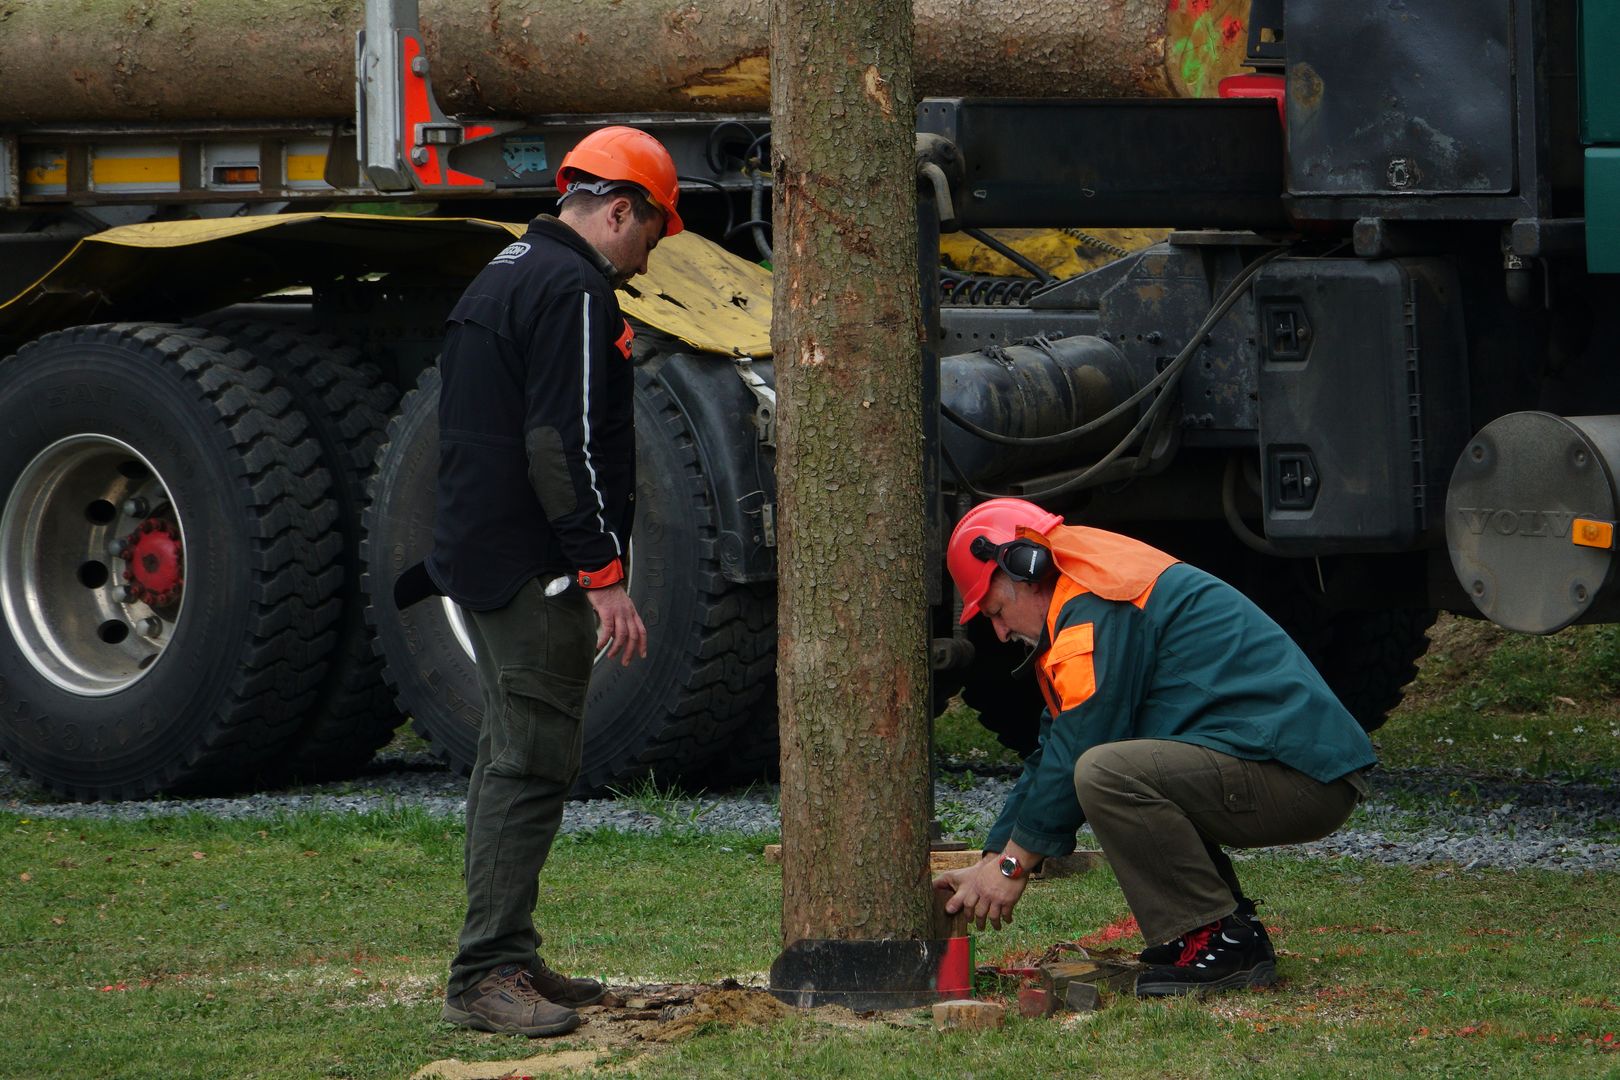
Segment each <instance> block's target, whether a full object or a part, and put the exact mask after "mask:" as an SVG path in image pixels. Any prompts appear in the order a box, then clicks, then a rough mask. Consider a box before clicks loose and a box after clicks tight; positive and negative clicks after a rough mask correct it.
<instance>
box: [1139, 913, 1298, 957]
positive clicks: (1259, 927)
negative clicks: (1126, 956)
mask: <svg viewBox="0 0 1620 1080" xmlns="http://www.w3.org/2000/svg"><path fill="white" fill-rule="evenodd" d="M1262 903H1265V901H1263V900H1250V899H1249V898H1248V897H1247V896H1240V897H1238V902H1237V911H1235V912H1233V914H1235V915H1241V916H1243V917H1244V918H1245V919H1248V920H1249V925H1250V926H1252V927H1254V929H1255V933H1257V934H1259V935H1260V943H1261V944H1262V945H1264V946H1265V950H1266V959H1268V960H1275V959H1277V951H1276V950H1275V949H1273V948H1272V947H1271V935H1270V934H1268V933H1266V927H1265V924H1264V923H1262V922H1261V921H1260V916H1259V915H1258V914H1256V911H1255V905H1257V904H1262ZM1186 947H1187V939H1186V938H1185V937H1178V938H1176V939H1175V940H1174V941H1167V942H1165V943H1164V944H1163V945H1149V946H1148V947H1147V948H1145V949H1143V950H1142V951H1141V952H1140V953H1138V954H1137V955H1136V959H1137V960H1138V961H1140V962H1141V963H1144V964H1148V965H1158V964H1173V963H1175V962H1176V961H1177V960H1179V959H1181V950H1183V949H1185V948H1186Z"/></svg>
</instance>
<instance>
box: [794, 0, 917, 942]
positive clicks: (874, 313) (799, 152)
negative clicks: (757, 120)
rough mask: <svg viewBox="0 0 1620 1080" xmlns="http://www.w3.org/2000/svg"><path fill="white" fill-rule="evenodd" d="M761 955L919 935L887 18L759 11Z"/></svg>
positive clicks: (912, 325)
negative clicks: (768, 632)
mask: <svg viewBox="0 0 1620 1080" xmlns="http://www.w3.org/2000/svg"><path fill="white" fill-rule="evenodd" d="M771 18H772V42H771V44H772V52H771V57H772V59H771V79H772V93H771V125H772V133H773V134H772V144H771V167H772V176H773V180H774V185H775V192H774V199H775V203H774V206H773V220H774V221H775V223H776V224H775V230H774V231H775V262H776V269H775V300H774V307H773V310H772V316H773V324H772V326H773V328H772V346H773V348H774V350H775V355H776V375H777V384H776V385H777V394H778V397H777V406H778V411H777V439H778V448H777V473H776V475H777V497H778V500H779V504H780V511H779V513H778V516H777V522H778V530H777V545H778V546H777V552H778V565H779V567H780V572H779V579H778V615H777V679H778V683H777V686H778V690H777V693H778V698H779V702H780V708H781V737H782V849H783V868H782V937H783V942H784V945H788V944H791V943H792V942H794V941H796V940H798V939H800V938H832V939H840V940H881V939H920V938H926V937H927V936H928V930H929V923H930V915H931V911H932V900H931V897H930V894H929V871H928V828H929V809H930V799H929V783H930V779H929V761H928V723H929V716H928V699H929V678H930V675H929V668H928V651H927V646H928V619H927V594H928V589H927V579H926V576H925V575H926V574H928V573H931V572H934V570H935V569H937V568H931V567H927V566H925V565H924V552H925V550H926V544H925V540H926V533H925V529H926V525H925V518H924V501H923V439H922V430H923V428H922V380H921V374H920V373H921V362H922V347H923V336H922V335H923V331H922V318H921V300H920V294H919V289H918V282H917V265H916V242H917V241H916V238H917V220H916V212H917V211H916V207H917V192H916V185H915V175H916V173H915V166H914V164H913V160H912V158H913V152H914V151H913V134H912V111H911V107H910V102H911V100H912V86H913V77H912V70H913V51H912V36H911V34H910V33H908V31H909V29H910V7H909V4H908V3H907V2H906V0H774V3H773V5H772V12H771Z"/></svg>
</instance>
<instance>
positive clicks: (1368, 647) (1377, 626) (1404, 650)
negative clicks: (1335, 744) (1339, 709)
mask: <svg viewBox="0 0 1620 1080" xmlns="http://www.w3.org/2000/svg"><path fill="white" fill-rule="evenodd" d="M1307 603H1309V601H1302V602H1300V603H1299V604H1295V605H1292V606H1290V607H1289V608H1287V609H1282V610H1277V611H1273V612H1272V613H1271V615H1272V618H1274V619H1276V620H1277V622H1278V624H1279V625H1281V626H1282V628H1283V629H1284V630H1286V631H1287V632H1288V635H1289V636H1290V637H1292V638H1293V639H1294V640H1295V641H1296V642H1298V643H1299V646H1300V648H1301V649H1303V650H1304V651H1305V655H1306V656H1308V657H1309V658H1310V661H1311V663H1313V664H1315V665H1316V670H1317V671H1319V672H1320V673H1321V675H1322V678H1323V680H1324V681H1325V682H1326V683H1327V684H1328V687H1329V688H1330V689H1331V690H1332V691H1333V693H1334V694H1335V695H1337V696H1338V699H1339V702H1340V703H1341V704H1342V705H1344V707H1345V708H1346V709H1347V710H1348V711H1349V713H1350V715H1351V716H1353V717H1355V718H1356V723H1358V724H1360V725H1361V728H1362V730H1363V731H1366V732H1369V733H1371V732H1374V731H1377V730H1378V729H1379V728H1381V727H1383V726H1384V721H1385V720H1387V719H1388V718H1389V714H1390V711H1391V710H1392V709H1394V708H1395V706H1397V705H1399V704H1400V703H1401V697H1402V696H1403V695H1404V692H1405V689H1406V685H1407V684H1408V683H1410V682H1411V681H1412V679H1413V677H1415V676H1416V675H1417V662H1418V661H1419V660H1420V659H1422V657H1423V654H1424V653H1425V652H1427V651H1428V649H1429V636H1428V630H1429V627H1431V626H1433V625H1434V621H1435V619H1437V618H1438V617H1439V612H1437V611H1435V610H1434V609H1433V608H1394V609H1390V610H1386V611H1333V612H1330V611H1325V610H1323V609H1321V608H1314V609H1306V608H1305V607H1304V605H1305V604H1307Z"/></svg>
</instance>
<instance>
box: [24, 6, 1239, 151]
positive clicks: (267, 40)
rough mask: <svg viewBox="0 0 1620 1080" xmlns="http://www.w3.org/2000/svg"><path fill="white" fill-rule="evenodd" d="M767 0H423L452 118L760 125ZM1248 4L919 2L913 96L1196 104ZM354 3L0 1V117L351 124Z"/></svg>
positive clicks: (1227, 56) (765, 101) (1229, 67)
mask: <svg viewBox="0 0 1620 1080" xmlns="http://www.w3.org/2000/svg"><path fill="white" fill-rule="evenodd" d="M768 8H769V4H768V2H767V0H614V2H613V3H602V2H597V0H421V22H422V34H423V38H424V40H425V43H426V46H427V51H428V55H429V56H430V57H431V58H432V62H433V80H434V85H435V89H436V92H437V94H438V97H439V100H440V103H441V104H442V105H443V106H444V107H445V109H446V110H447V111H449V112H452V113H460V114H463V115H501V116H537V115H545V114H554V113H622V112H642V111H671V112H691V111H701V112H764V111H767V110H768V109H769V107H770V87H769V75H768V67H769V65H768V59H767V55H766V46H767V42H768V41H769V32H768V28H767V25H766V12H767V10H768ZM1247 10H1248V2H1247V0H916V2H915V17H916V34H917V53H916V68H917V88H918V92H919V93H920V94H922V95H924V96H955V95H993V96H1001V97H1009V96H1031V97H1167V96H1191V97H1197V96H1208V95H1211V94H1213V93H1214V87H1215V82H1216V80H1217V79H1218V78H1219V77H1220V76H1221V75H1224V74H1229V73H1231V72H1233V71H1235V70H1238V65H1239V64H1240V62H1241V60H1242V58H1243V49H1244V35H1245V34H1246V31H1247V27H1246V25H1245V19H1246V18H1247ZM363 21H364V2H363V0H245V2H235V0H208V2H198V0H74V2H72V3H66V2H63V0H5V2H4V3H0V124H3V125H10V126H15V125H18V124H38V123H46V122H61V121H84V122H89V121H101V122H106V121H157V122H164V121H196V120H253V119H262V120H269V119H281V120H293V119H327V118H333V119H336V118H340V117H348V116H352V115H353V113H354V85H355V81H354V36H355V32H356V31H357V30H358V29H360V26H361V24H362V22H363Z"/></svg>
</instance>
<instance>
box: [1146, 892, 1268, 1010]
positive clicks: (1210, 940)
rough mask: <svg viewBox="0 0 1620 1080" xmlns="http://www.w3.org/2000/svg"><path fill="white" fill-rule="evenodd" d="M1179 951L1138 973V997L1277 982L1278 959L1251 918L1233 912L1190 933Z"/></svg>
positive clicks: (1265, 984) (1205, 991)
mask: <svg viewBox="0 0 1620 1080" xmlns="http://www.w3.org/2000/svg"><path fill="white" fill-rule="evenodd" d="M1185 942H1186V943H1185V944H1184V945H1183V947H1182V950H1181V955H1180V956H1179V957H1177V958H1176V961H1175V962H1174V963H1171V964H1156V965H1154V966H1153V967H1150V968H1149V969H1148V970H1146V971H1144V972H1142V974H1140V975H1138V976H1137V977H1136V996H1137V997H1165V996H1168V995H1173V994H1197V993H1213V992H1215V991H1217V990H1238V989H1241V988H1244V987H1249V986H1270V985H1271V984H1272V983H1274V982H1276V981H1277V961H1276V959H1275V958H1274V957H1273V955H1272V953H1271V950H1270V948H1269V946H1268V944H1267V943H1266V942H1265V941H1264V940H1263V939H1262V938H1261V936H1260V933H1259V932H1258V931H1256V930H1255V928H1254V927H1253V926H1252V925H1251V924H1250V922H1249V920H1248V918H1247V917H1245V916H1243V915H1239V914H1237V913H1236V912H1233V913H1232V914H1231V915H1228V916H1227V917H1226V918H1224V919H1222V920H1221V921H1220V922H1213V923H1210V924H1209V925H1208V926H1201V927H1199V928H1198V929H1197V930H1194V931H1192V932H1191V933H1189V934H1187V936H1186V938H1185Z"/></svg>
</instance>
